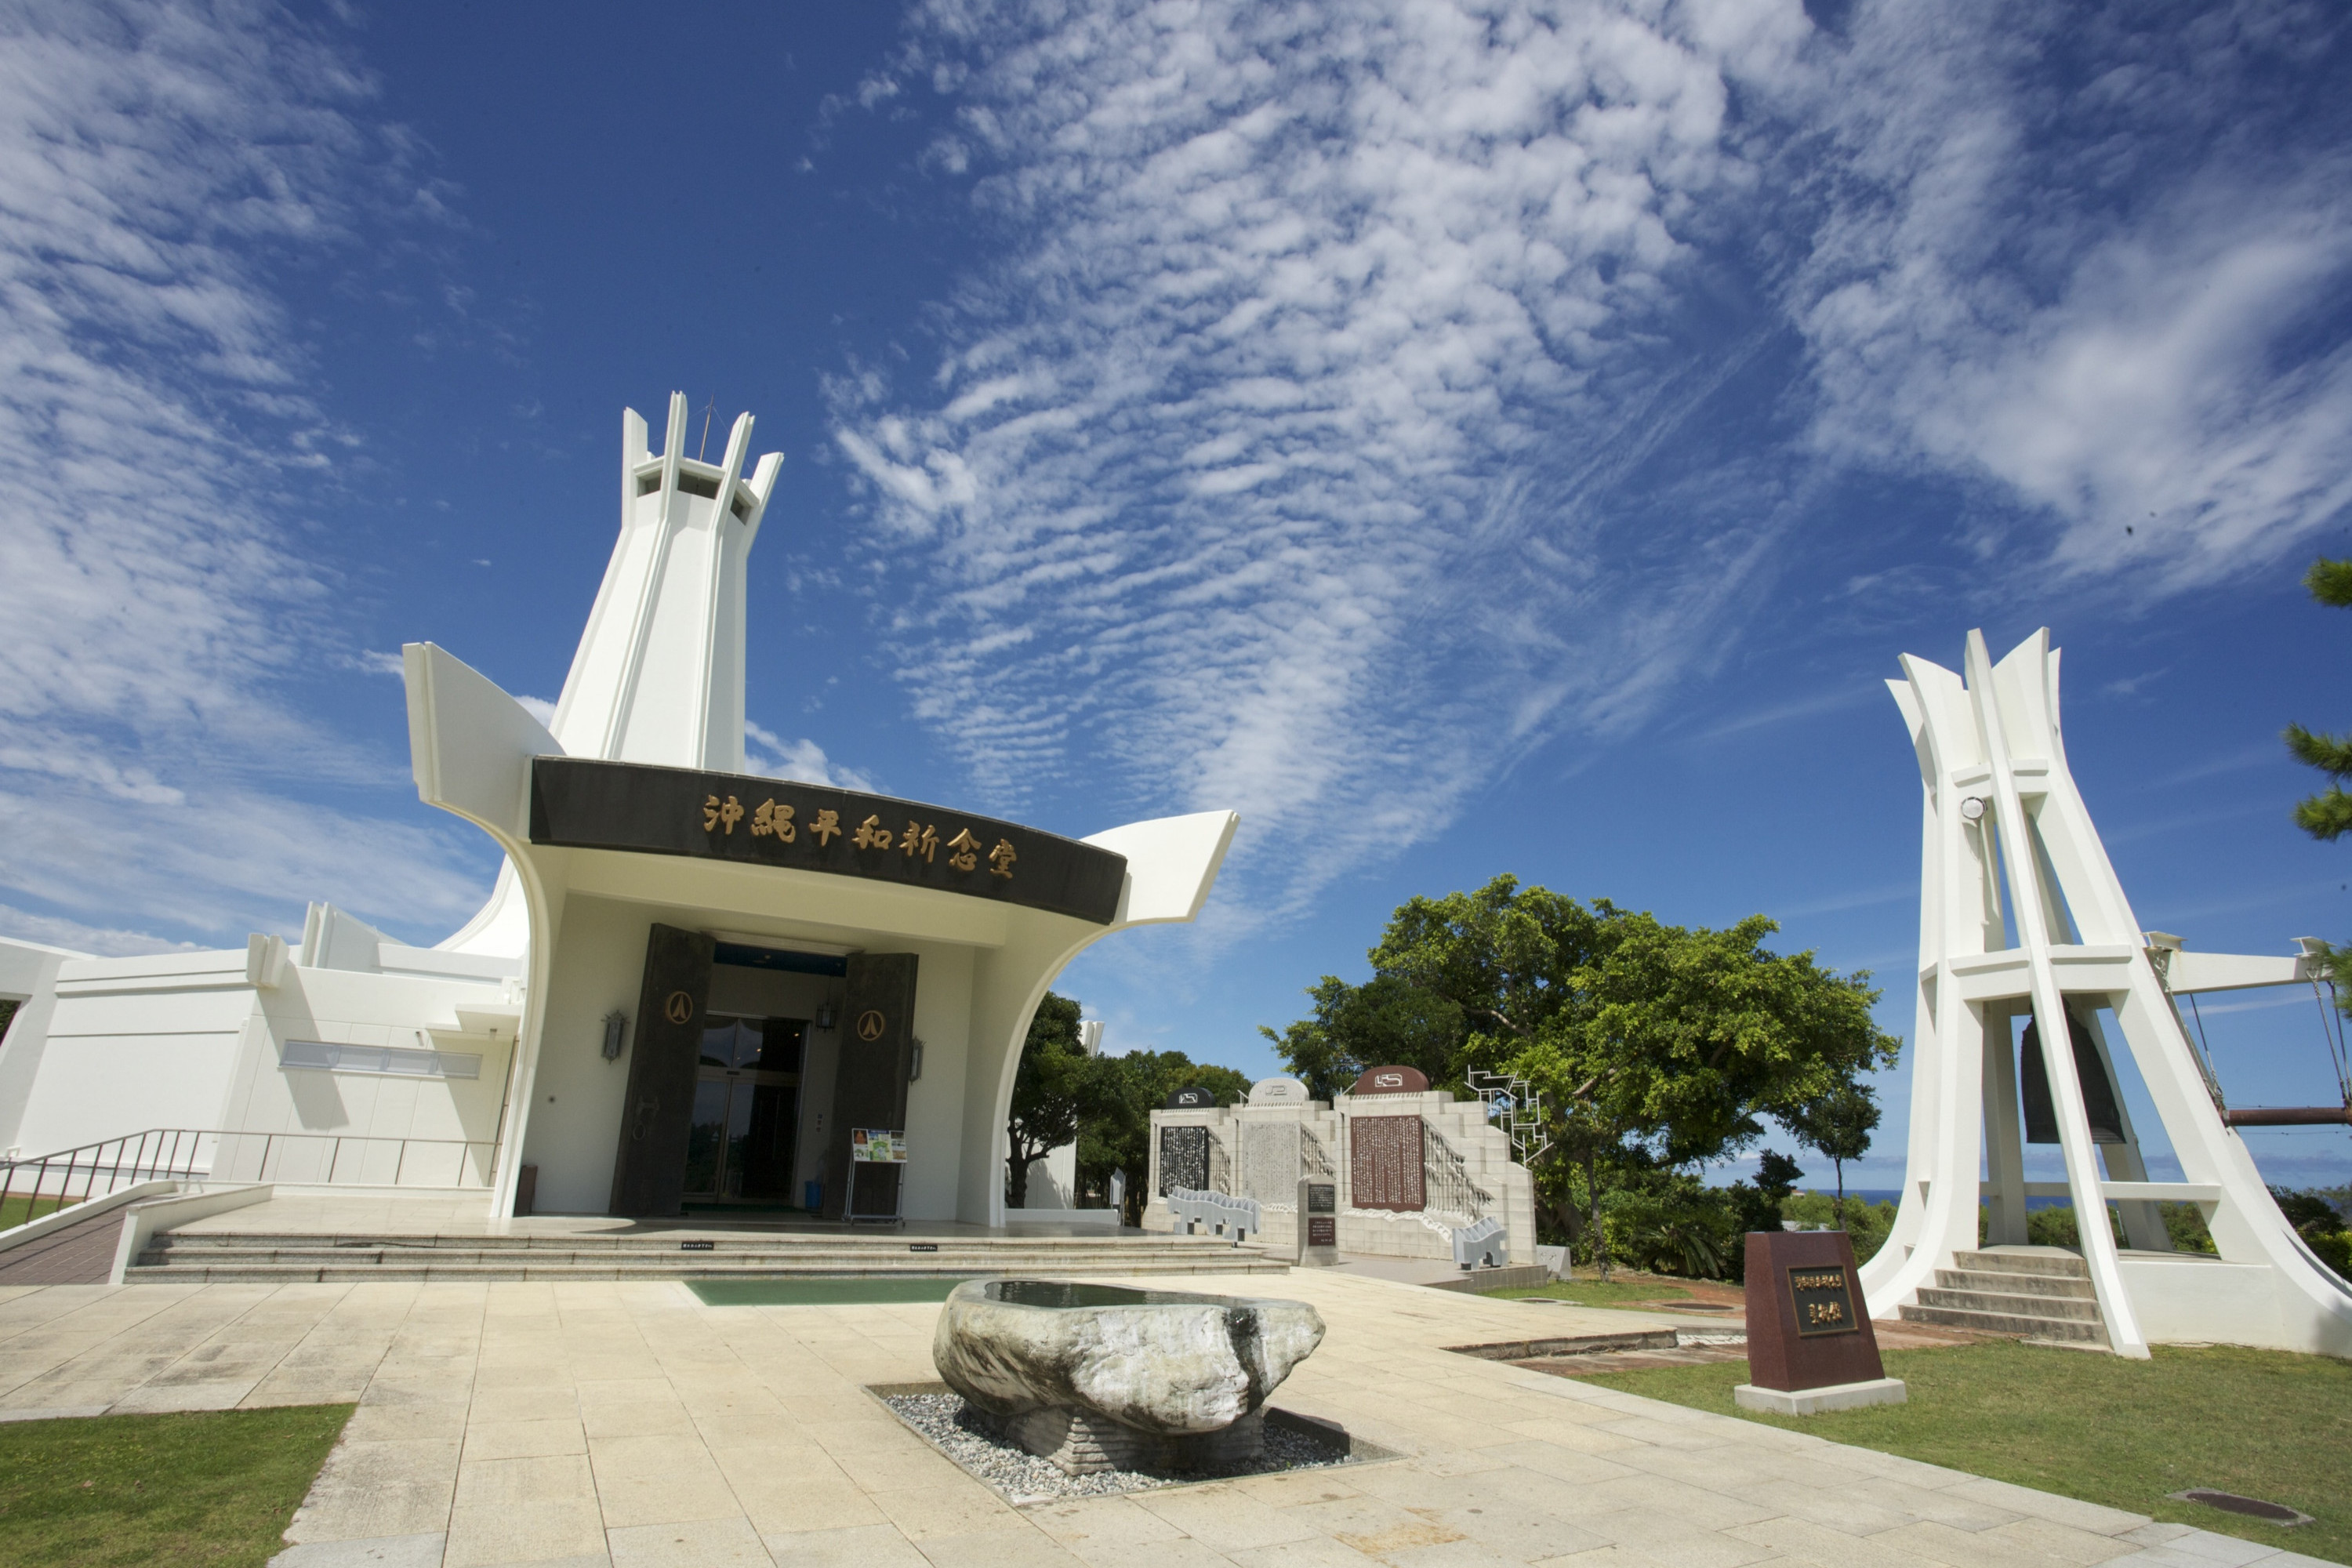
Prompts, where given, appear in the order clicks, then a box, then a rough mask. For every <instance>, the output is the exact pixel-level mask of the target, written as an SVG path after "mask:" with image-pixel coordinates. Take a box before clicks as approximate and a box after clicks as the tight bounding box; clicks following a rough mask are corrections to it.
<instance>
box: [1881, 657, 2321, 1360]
mask: <svg viewBox="0 0 2352 1568" xmlns="http://www.w3.org/2000/svg"><path fill="white" fill-rule="evenodd" d="M1902 663H1903V670H1904V676H1905V679H1901V680H1890V681H1888V682H1887V685H1888V687H1889V689H1891V690H1892V691H1893V692H1894V695H1895V704H1896V706H1898V707H1899V708H1901V709H1902V710H1903V717H1904V721H1905V722H1906V723H1907V724H1908V725H1909V727H1910V731H1911V739H1912V743H1913V745H1914V747H1915V748H1916V751H1917V753H1918V760H1919V774H1920V779H1921V783H1922V784H1923V785H1924V800H1923V812H1922V818H1921V834H1922V843H1921V857H1920V868H1919V973H1918V1015H1917V1026H1916V1030H1915V1031H1914V1034H1913V1046H1912V1051H1913V1056H1912V1063H1911V1131H1910V1146H1909V1151H1908V1161H1907V1168H1906V1173H1905V1181H1904V1184H1903V1198H1902V1203H1901V1206H1900V1208H1899V1209H1898V1211H1897V1213H1896V1216H1895V1227H1894V1230H1893V1232H1892V1234H1891V1235H1890V1236H1889V1237H1888V1238H1887V1241H1886V1244H1885V1247H1882V1248H1881V1249H1880V1250H1879V1252H1878V1254H1877V1255H1876V1256H1875V1257H1874V1258H1872V1259H1871V1260H1870V1262H1869V1264H1868V1265H1867V1266H1865V1267H1864V1268H1863V1270H1862V1283H1863V1288H1864V1290H1865V1291H1866V1292H1867V1294H1868V1297H1869V1300H1870V1310H1871V1312H1872V1314H1873V1315H1874V1316H1877V1317H1893V1316H1895V1315H1896V1313H1897V1312H1898V1311H1899V1310H1901V1309H1903V1308H1905V1307H1906V1306H1914V1305H1915V1304H1916V1303H1917V1302H1918V1301H1919V1299H1920V1292H1921V1291H1923V1290H1927V1291H1931V1292H1934V1291H1937V1290H1938V1288H1939V1287H1943V1286H1947V1285H1949V1284H1951V1283H1954V1282H1955V1279H1956V1277H1958V1282H1961V1283H1965V1282H1966V1280H1967V1279H1968V1278H1969V1273H1970V1270H1971V1269H1979V1270H1980V1269H1982V1268H1985V1263H1984V1258H1985V1254H1983V1253H1981V1252H1980V1251H1979V1242H1978V1237H1977V1226H1978V1210H1979V1204H1980V1203H1982V1204H1985V1205H1987V1206H1988V1208H1989V1213H1988V1215H1987V1218H1986V1228H1987V1233H1988V1234H1987V1235H1986V1237H1985V1245H1986V1246H1987V1247H1991V1248H1995V1249H1998V1248H2000V1247H2004V1246H2007V1247H2018V1246H2021V1245H2022V1244H2023V1243H2024V1242H2025V1240H2026V1231H2025V1200H2026V1199H2027V1198H2028V1197H2029V1196H2043V1195H2053V1196H2054V1195H2059V1194H2063V1195H2066V1196H2068V1197H2071V1198H2072V1200H2073V1202H2074V1212H2075V1214H2076V1215H2077V1216H2078V1217H2080V1218H2081V1219H2082V1221H2083V1223H2082V1224H2081V1225H2080V1226H2079V1229H2080V1231H2081V1244H2082V1256H2083V1262H2084V1265H2085V1266H2087V1271H2088V1274H2089V1277H2090V1284H2091V1287H2092V1289H2093V1291H2094V1292H2095V1296H2096V1299H2097V1310H2098V1314H2099V1318H2100V1320H2101V1321H2102V1322H2103V1324H2104V1327H2105V1339H2106V1342H2107V1343H2108V1345H2109V1346H2110V1348H2112V1349H2113V1350H2114V1351H2115V1352H2116V1353H2117V1354H2119V1355H2125V1356H2137V1357H2144V1356H2146V1355H2147V1346H2148V1344H2149V1342H2151V1341H2153V1342H2164V1341H2168V1340H2191V1341H2210V1342H2223V1343H2234V1344H2253V1345H2272V1346H2277V1347H2280V1348H2284V1349H2292V1350H2300V1351H2315V1352H2325V1353H2327V1354H2331V1355H2339V1356H2340V1355H2347V1354H2352V1286H2347V1284H2346V1283H2345V1281H2344V1280H2342V1279H2339V1278H2337V1276H2336V1274H2335V1272H2334V1271H2333V1270H2331V1269H2329V1268H2327V1267H2326V1265H2325V1264H2324V1263H2322V1262H2321V1261H2320V1260H2319V1259H2318V1258H2316V1257H2315V1256H2314V1255H2313V1253H2312V1252H2311V1251H2310V1249H2309V1248H2308V1247H2305V1245H2304V1242H2303V1239H2302V1238H2301V1237H2298V1236H2296V1235H2295V1233H2294V1230H2293V1228H2292V1227H2290V1226H2288V1225H2287V1223H2286V1219H2285V1216H2284V1215H2282V1214H2280V1213H2279V1210H2278V1205H2276V1204H2275V1203H2273V1201H2272V1200H2271V1196H2270V1194H2269V1192H2268V1190H2267V1189H2266V1188H2265V1187H2264V1185H2263V1178H2262V1175H2261V1173H2260V1172H2259V1171H2257V1170H2256V1169H2255V1166H2254V1162H2253V1159H2252V1156H2251V1155H2250V1154H2249V1153H2248V1152H2247V1150H2246V1146H2245V1143H2244V1141H2243V1140H2242V1138H2241V1137H2240V1136H2239V1134H2238V1133H2237V1131H2235V1130H2234V1129H2233V1128H2231V1126H2229V1125H2228V1124H2227V1123H2226V1121H2225V1120H2224V1117H2223V1114H2222V1111H2221V1108H2220V1104H2219V1098H2220V1097H2219V1095H2218V1092H2217V1091H2216V1090H2215V1089H2213V1087H2212V1086H2211V1085H2210V1082H2209V1080H2208V1079H2207V1076H2206V1073H2205V1071H2204V1069H2203V1068H2201V1067H2200V1063H2199V1059H2198V1058H2197V1056H2196V1055H2195V1053H2194V1052H2193V1050H2192V1049H2191V1047H2190V1045H2189V1036H2188V1033H2187V1031H2186V1030H2185V1029H2184V1028H2183V1026H2182V1024H2181V1020H2180V1015H2179V1011H2178V1009H2177V1007H2176V1005H2175V1002H2174V998H2175V997H2176V996H2179V995H2184V994H2189V993H2191V992H2200V991H2216V990H2231V989H2238V988H2242V987H2246V986H2255V985H2280V984H2294V983H2297V982H2301V981H2304V980H2305V979H2306V978H2307V976H2306V973H2305V968H2304V963H2305V961H2304V960H2303V959H2302V958H2300V957H2283V958H2258V957H2238V956H2231V955H2222V954H2213V953H2192V952H2186V951H2184V950H2183V949H2182V948H2181V945H2180V943H2179V939H2178V938H2174V937H2169V936H2165V935H2163V934H2162V933H2143V932H2142V931H2141V930H2140V928H2139V925H2138V922H2137V920H2136V918H2135V917H2134V916H2133V914H2132V910H2131V904H2130V902H2129V901H2128V900H2126V898H2125V897H2124V890H2123V884H2122V883H2121V882H2120V881H2119V880H2117V879H2116V871H2115V867H2114V866H2113V865H2112V864H2111V863H2110V862H2109V861H2108V859H2107V854H2106V850H2105V847H2104V846H2103V845H2102V844H2101V843H2100V841H2099V835H2098V830H2097V829H2096V828H2095V826H2092V823H2091V816H2090V812H2089V810H2088V809H2087V808H2086V807H2085V806H2084V803H2083V797H2082V795H2081V792H2080V791H2078V790H2077V789H2076V788H2075V787H2074V774H2073V773H2071V772H2070V771H2069V770H2068V767H2067V763H2066V746H2065V741H2064V737H2063V733H2062V731H2061V730H2060V727H2059V709H2058V652H2057V650H2056V649H2054V648H2053V647H2051V646H2050V635H2049V633H2048V632H2047V631H2046V630H2044V631H2039V632H2036V633H2034V635H2033V636H2032V637H2028V638H2027V639H2026V640H2025V641H2024V642H2022V643H2021V644H2020V645H2018V647H2016V648H2015V649H2014V650H2012V651H2011V653H2010V654H2009V656H2008V657H2007V658H2003V659H2002V660H2001V661H2000V663H1999V664H1998V665H1996V664H1994V663H1993V662H1992V660H1991V657H1990V654H1989V653H1988V652H1987V651H1986V648H1985V641H1984V634H1983V633H1981V632H1973V631H1972V632H1970V633H1969V642H1968V657H1967V660H1966V674H1965V677H1963V676H1962V675H1961V674H1957V673H1955V672H1953V671H1951V670H1948V669H1946V668H1942V667H1941V666H1939V665H1935V664H1930V663H1928V662H1927V660H1925V659H1921V658H1913V657H1911V656H1909V655H1906V656H1905V657H1904V658H1903V661H1902ZM2020 1017H2031V1018H2032V1019H2033V1020H2034V1021H2035V1024H2036V1027H2035V1028H2034V1030H2033V1032H2032V1034H2029V1035H2027V1036H2026V1037H2025V1040H2024V1042H2023V1046H2024V1052H2025V1055H2024V1056H2023V1058H2022V1060H2021V1055H2020V1047H2019V1046H2018V1045H2016V1044H2013V1043H2012V1037H2011V1026H2012V1021H2013V1020H2015V1019H2017V1018H2020ZM2062 1019H2063V1020H2064V1021H2065V1022H2064V1023H2063V1025H2053V1023H2052V1022H2051V1021H2052V1020H2062ZM2126 1061H2128V1062H2129V1063H2130V1064H2131V1066H2132V1067H2133V1068H2136V1069H2137V1073H2138V1076H2139V1079H2140V1080H2141V1082H2142V1083H2143V1084H2145V1085H2146V1087H2147V1097H2148V1099H2149V1100H2151V1101H2153V1102H2154V1105H2155V1108H2156V1111H2157V1115H2158V1118H2159V1119H2160V1121H2162V1123H2163V1131H2164V1134H2165V1136H2166V1138H2167V1140H2168V1142H2170V1144H2171V1147H2172V1152H2173V1153H2174V1155H2175V1156H2176V1157H2177V1158H2178V1159H2179V1162H2180V1166H2181V1170H2182V1173H2183V1179H2182V1180H2181V1181H2179V1182H2151V1181H2149V1180H2148V1179H2147V1163H2146V1161H2145V1160H2144V1158H2143V1157H2142V1154H2141V1151H2140V1140H2139V1136H2138V1132H2137V1130H2136V1129H2134V1127H2133V1126H2132V1124H2131V1118H2130V1114H2129V1110H2128V1108H2127V1106H2126V1096H2125V1094H2124V1093H2123V1092H2122V1088H2121V1086H2120V1085H2119V1084H2118V1082H2117V1081H2116V1068H2117V1066H2118V1065H2120V1064H2121V1063H2123V1062H2126ZM2021 1069H2022V1070H2021ZM2037 1069H2038V1070H2037ZM2053 1130H2054V1132H2055V1138H2056V1142H2058V1144H2059V1147H2060V1152H2061V1153H2062V1155H2063V1162H2064V1167H2065V1180H2064V1181H2063V1183H2028V1182H2027V1181H2026V1180H2025V1177H2024V1164H2023V1155H2024V1148H2023V1146H2024V1144H2025V1142H2027V1141H2028V1140H2029V1139H2032V1141H2035V1142H2043V1141H2047V1140H2048V1138H2049V1136H2050V1134H2051V1132H2052V1131H2053ZM2037 1132H2039V1134H2040V1136H2039V1137H2035V1136H2034V1135H2035V1134H2036V1133H2037ZM2110 1202H2114V1203H2115V1204H2116V1205H2117V1206H2118V1209H2119V1210H2120V1215H2121V1218H2122V1220H2123V1225H2124V1230H2125V1234H2126V1245H2125V1246H2123V1247H2118V1246H2116V1242H2115V1239H2114V1237H2113V1235H2112V1234H2111V1232H2110V1229H2109V1227H2108V1226H2107V1225H2106V1224H2105V1223H2102V1221H2103V1219H2104V1216H2105V1213H2106V1208H2107V1205H2108V1204H2109V1203H2110ZM2168 1202H2171V1203H2192V1204H2195V1205H2197V1206H2198V1207H2199V1208H2200V1210H2201V1211H2202V1212H2203V1213H2204V1215H2205V1217H2206V1223H2207V1225H2208V1226H2209V1228H2210V1230H2211V1232H2212V1236H2213V1241H2214V1245H2215V1247H2217V1249H2218V1251H2219V1254H2220V1256H2219V1257H2218V1258H2215V1257H2210V1256H2207V1255H2204V1254H2191V1253H2182V1252H2175V1251H2173V1250H2172V1249H2171V1247H2170V1243H2169V1242H2168V1239H2167V1237H2166V1234H2165V1227H2164V1226H2163V1223H2162V1219H2161V1215H2159V1213H2158V1209H2157V1205H2158V1204H2159V1203H2168ZM1964 1254H1965V1255H1969V1257H1968V1258H1963V1257H1962V1256H1961V1255H1964ZM2014 1256H2015V1255H2012V1257H2014ZM2021 1267H2023V1264H2022V1263H2021ZM2028 1272H2029V1273H2030V1272H2031V1270H2030V1268H2029V1269H2028ZM1975 1277H1976V1278H1979V1279H1981V1278H1983V1277H1984V1276H1982V1275H1981V1274H1978V1275H1976V1276H1975ZM1995 1277H2000V1276H1998V1275H1996V1276H1995ZM2011 1278H2014V1276H2011ZM1942 1293H1943V1294H1946V1295H1948V1294H1950V1293H1951V1292H1950V1291H1948V1290H1947V1291H1944V1292H1942Z"/></svg>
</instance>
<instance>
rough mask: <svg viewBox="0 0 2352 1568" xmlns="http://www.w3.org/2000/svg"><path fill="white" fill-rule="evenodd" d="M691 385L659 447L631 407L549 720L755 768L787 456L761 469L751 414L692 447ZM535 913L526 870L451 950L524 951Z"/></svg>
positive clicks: (671, 754)
mask: <svg viewBox="0 0 2352 1568" xmlns="http://www.w3.org/2000/svg"><path fill="white" fill-rule="evenodd" d="M687 425H688V407H687V401H686V394H684V393H683V392H673V393H671V394H670V395H669V425H668V428H667V430H666V431H665V432H664V434H663V437H662V450H661V455H660V456H659V457H656V456H655V455H654V454H653V452H652V451H650V450H649V449H648V448H647V447H646V421H645V416H643V415H641V414H639V413H638V412H637V411H636V410H635V409H634V408H626V409H623V410H622V411H621V536H620V538H619V539H618V540H617V541H615V542H614V545H613V556H612V559H611V560H610V561H608V562H606V563H605V564H604V583H603V584H602V585H601V586H599V587H598V588H597V590H596V604H595V607H594V608H593V609H592V610H590V611H589V612H588V626H587V629H586V630H585V631H583V633H581V636H580V646H579V647H578V649H577V650H576V651H575V652H573V654H572V673H571V674H570V675H569V676H567V677H566V678H565V679H564V682H563V695H562V699H561V700H559V701H558V702H557V703H556V705H555V721H554V722H553V723H552V724H551V725H550V726H549V729H550V730H551V731H552V732H553V734H554V736H555V739H556V741H557V742H559V743H560V744H561V745H562V747H563V754H564V755H565V756H568V757H593V758H597V759H601V760H603V761H605V762H615V763H659V764H662V765H664V766H667V767H676V768H706V769H709V770H711V771H712V772H716V773H741V772H742V771H743V614H744V612H743V576H744V567H745V564H746V562H747V561H748V559H749V558H750V556H751V543H752V541H753V540H755V539H757V538H758V537H759V533H760V520H761V517H762V516H764V515H765V514H766V512H767V510H768V496H769V494H770V493H771V492H772V490H773V489H775V484H776V474H777V472H778V471H779V470H780V469H782V467H783V465H784V458H783V454H782V453H781V452H770V453H768V454H767V455H766V456H764V457H762V458H761V459H760V462H759V467H758V468H756V469H754V470H753V472H752V474H751V478H750V479H745V478H744V477H743V465H744V461H745V459H746V458H748V457H749V455H750V453H751V416H750V415H749V414H743V415H739V416H737V417H736V420H735V424H734V426H733V427H732V428H730V430H729V431H728V433H727V449H726V454H725V456H724V457H722V458H720V459H719V462H718V463H717V464H716V465H713V464H710V463H707V462H704V461H702V460H701V459H700V458H689V457H688V456H687V455H686V442H687ZM529 942H530V921H529V920H528V919H527V918H526V917H525V915H524V912H523V904H522V899H521V897H520V892H519V890H518V889H516V887H515V880H514V868H513V867H512V866H507V867H504V868H501V869H500V870H499V880H498V885H497V886H496V887H495V888H493V889H491V891H490V897H489V901H488V902H487V903H485V904H484V905H483V906H482V908H481V910H480V912H479V913H478V914H476V915H475V916H474V918H473V919H472V920H470V921H467V922H466V925H465V927H464V929H462V930H460V931H458V932H457V934H456V935H454V936H452V937H450V938H449V939H448V940H447V941H446V942H443V943H441V946H442V947H443V948H444V949H446V950H449V951H454V952H478V953H495V954H499V955H500V956H509V957H510V956H515V955H519V954H520V953H521V952H523V950H524V948H525V947H526V945H527V944H528V943H529Z"/></svg>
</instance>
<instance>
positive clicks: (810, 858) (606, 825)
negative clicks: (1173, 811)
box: [530, 757, 1127, 925]
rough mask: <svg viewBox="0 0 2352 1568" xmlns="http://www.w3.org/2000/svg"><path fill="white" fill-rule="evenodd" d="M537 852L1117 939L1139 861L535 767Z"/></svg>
mask: <svg viewBox="0 0 2352 1568" xmlns="http://www.w3.org/2000/svg"><path fill="white" fill-rule="evenodd" d="M530 841H531V842H532V843H533V844H546V845H551V846H557V847H563V848H569V849H617V850H623V851H625V852H628V853H632V854H638V855H682V856H687V857H688V858H694V859H702V860H732V861H737V862H740V863H742V864H746V865H754V866H778V867H786V868H791V869H793V870H796V871H824V872H826V873H829V874H831V875H833V876H836V877H862V878H865V879H868V880H871V881H878V882H896V883H899V884H901V885H902V886H906V887H915V888H935V889H939V890H940V891H941V892H948V893H961V894H963V895H964V896H965V897H967V898H974V899H992V900H996V901H997V902H999V903H1006V904H1020V905H1023V906H1024V907H1026V908H1028V909H1033V910H1046V911H1047V912H1048V913H1052V914H1057V915H1068V916H1071V917H1073V918H1074V919H1077V920H1082V921H1091V922H1092V923H1093V924H1096V925H1108V924H1110V922H1111V921H1113V920H1115V919H1117V918H1118V898H1119V893H1120V890H1121V889H1123V888H1124V887H1125V885H1126V881H1127V857H1126V856H1124V855H1120V854H1118V853H1116V852H1114V851H1112V850H1108V849H1099V848H1097V847H1095V846H1093V845H1091V844H1081V843H1079V842H1078V841H1077V840H1076V839H1075V838H1064V837H1061V836H1060V835H1059V834H1054V833H1044V832H1040V831H1039V830H1038V829H1036V828H1034V827H1024V826H1020V825H1019V824H1018V823H1012V822H1000V821H998V820H996V819H995V818H994V817H988V816H973V815H972V814H971V813H970V812H963V811H946V810H942V809H941V808H940V807H939V806H935V805H923V804H922V803H920V802H919V801H910V800H893V799H891V798H890V797H888V796H887V795H860V794H857V793H856V792H854V791H851V790H839V789H824V788H820V787H819V786H817V785H815V784H794V783H792V782H790V781H789V780H785V779H770V778H759V777H756V776H751V775H746V774H742V773H702V772H698V771H697V770H695V769H691V768H661V767H652V766H648V765H646V764H645V763H607V762H598V761H595V760H593V759H590V758H584V757H535V758H533V759H532V760H531V768H530Z"/></svg>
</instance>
